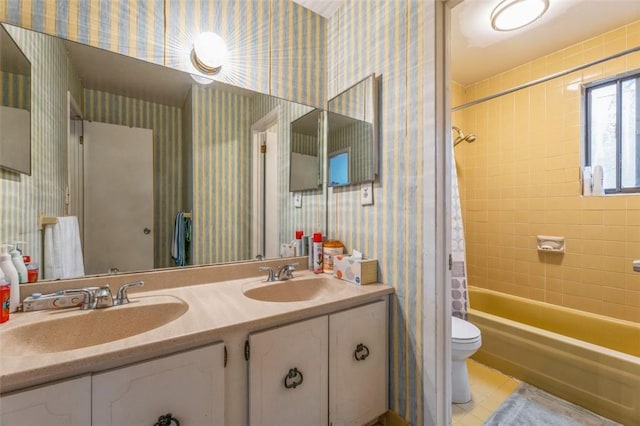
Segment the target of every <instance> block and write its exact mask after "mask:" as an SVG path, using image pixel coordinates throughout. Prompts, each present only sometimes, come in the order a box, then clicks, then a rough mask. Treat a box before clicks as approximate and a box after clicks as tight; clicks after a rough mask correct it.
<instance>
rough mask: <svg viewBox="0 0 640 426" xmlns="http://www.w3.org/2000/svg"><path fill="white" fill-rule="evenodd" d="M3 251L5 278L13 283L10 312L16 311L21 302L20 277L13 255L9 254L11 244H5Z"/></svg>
mask: <svg viewBox="0 0 640 426" xmlns="http://www.w3.org/2000/svg"><path fill="white" fill-rule="evenodd" d="M3 247H4V249H3V252H2V254H1V255H0V268H2V272H3V273H4V276H5V279H6V280H7V281H9V283H10V284H11V290H10V291H11V295H10V299H9V312H15V311H16V310H17V309H18V305H19V304H20V278H19V277H18V271H17V270H16V267H15V266H13V262H12V261H11V255H10V254H9V252H8V250H9V247H10V246H9V245H8V244H3Z"/></svg>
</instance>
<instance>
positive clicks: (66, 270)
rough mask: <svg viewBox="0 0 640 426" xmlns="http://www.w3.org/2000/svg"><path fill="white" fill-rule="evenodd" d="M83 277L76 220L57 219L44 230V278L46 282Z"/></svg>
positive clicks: (69, 218)
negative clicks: (56, 221)
mask: <svg viewBox="0 0 640 426" xmlns="http://www.w3.org/2000/svg"><path fill="white" fill-rule="evenodd" d="M83 275H84V261H83V258H82V247H81V246H80V231H79V229H78V218H77V217H75V216H66V217H59V218H58V223H56V224H55V225H47V226H46V227H45V229H44V277H45V278H46V279H48V280H51V279H54V280H55V279H59V278H75V277H81V276H83Z"/></svg>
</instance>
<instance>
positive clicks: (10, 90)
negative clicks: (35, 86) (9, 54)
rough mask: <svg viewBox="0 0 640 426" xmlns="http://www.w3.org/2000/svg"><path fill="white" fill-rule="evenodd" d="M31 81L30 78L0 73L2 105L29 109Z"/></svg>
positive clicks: (0, 99) (0, 101) (0, 103)
mask: <svg viewBox="0 0 640 426" xmlns="http://www.w3.org/2000/svg"><path fill="white" fill-rule="evenodd" d="M30 93H31V79H30V78H29V77H28V76H24V75H20V74H14V73H10V72H3V71H0V95H1V98H0V105H3V106H7V107H11V108H20V109H29V108H30V102H31V96H30Z"/></svg>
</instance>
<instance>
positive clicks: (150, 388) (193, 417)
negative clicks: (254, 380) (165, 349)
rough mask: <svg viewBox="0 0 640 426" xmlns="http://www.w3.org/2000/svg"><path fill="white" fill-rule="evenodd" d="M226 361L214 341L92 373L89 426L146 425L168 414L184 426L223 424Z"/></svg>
mask: <svg viewBox="0 0 640 426" xmlns="http://www.w3.org/2000/svg"><path fill="white" fill-rule="evenodd" d="M224 357H225V356H224V344H223V343H217V344H213V345H210V346H206V347H202V348H198V349H193V350H190V351H187V352H182V353H179V354H176V355H170V356H166V357H163V358H158V359H155V360H152V361H146V362H141V363H139V364H134V365H130V366H127V367H123V368H118V369H115V370H111V371H107V372H104V373H99V374H94V375H93V376H92V378H91V380H92V388H93V390H92V398H91V408H92V419H91V420H92V421H91V424H92V425H93V426H104V425H113V426H116V425H127V426H135V425H140V426H150V425H153V424H155V423H156V422H157V421H158V419H159V417H160V416H166V415H167V414H170V415H171V416H170V417H173V418H175V419H177V420H178V421H179V422H180V424H182V425H203V426H204V425H223V424H224V423H225V417H224V406H225V384H224V380H225V377H224V376H225V370H224ZM87 424H88V423H87ZM171 424H172V425H175V424H176V423H175V422H174V423H171Z"/></svg>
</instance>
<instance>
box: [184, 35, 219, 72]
mask: <svg viewBox="0 0 640 426" xmlns="http://www.w3.org/2000/svg"><path fill="white" fill-rule="evenodd" d="M226 58H227V44H226V43H225V42H224V40H223V39H222V37H220V36H219V35H217V34H215V33H212V32H204V33H200V35H198V37H196V39H195V40H194V41H193V49H192V50H191V63H192V64H193V66H194V67H195V69H196V70H197V71H199V72H200V73H202V74H203V75H204V76H205V77H211V76H214V75H216V74H218V73H219V72H220V70H221V69H222V66H223V65H224V62H225V60H226Z"/></svg>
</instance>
